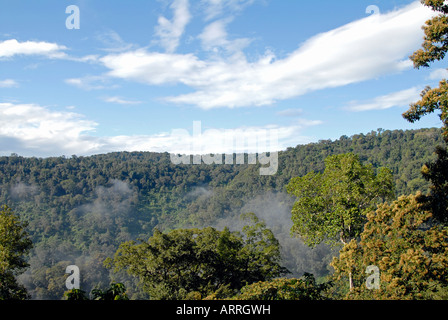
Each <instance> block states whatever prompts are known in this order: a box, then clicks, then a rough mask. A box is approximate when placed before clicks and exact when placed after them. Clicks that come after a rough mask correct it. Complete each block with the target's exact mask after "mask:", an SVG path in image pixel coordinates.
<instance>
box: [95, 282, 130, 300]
mask: <svg viewBox="0 0 448 320" xmlns="http://www.w3.org/2000/svg"><path fill="white" fill-rule="evenodd" d="M91 295H92V296H93V300H129V298H128V296H127V295H126V287H125V285H124V284H122V283H111V285H110V287H109V288H108V289H107V290H105V291H103V290H101V289H99V288H95V289H93V290H92V292H91Z"/></svg>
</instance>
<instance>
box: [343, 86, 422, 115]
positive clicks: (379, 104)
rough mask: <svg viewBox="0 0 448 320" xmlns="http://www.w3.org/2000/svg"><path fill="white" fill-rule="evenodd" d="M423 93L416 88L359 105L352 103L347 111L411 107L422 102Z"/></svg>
mask: <svg viewBox="0 0 448 320" xmlns="http://www.w3.org/2000/svg"><path fill="white" fill-rule="evenodd" d="M421 91H422V89H418V88H417V87H414V88H410V89H406V90H402V91H398V92H393V93H390V94H387V95H384V96H380V97H376V98H375V99H373V100H372V101H368V102H365V103H358V102H356V101H355V102H352V103H351V105H350V106H348V107H346V109H347V110H351V111H368V110H383V109H389V108H393V107H403V106H409V105H410V104H411V103H413V102H417V101H418V100H420V93H421Z"/></svg>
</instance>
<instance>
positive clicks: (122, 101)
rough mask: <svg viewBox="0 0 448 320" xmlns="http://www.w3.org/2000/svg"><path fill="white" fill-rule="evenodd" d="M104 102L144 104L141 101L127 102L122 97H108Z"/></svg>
mask: <svg viewBox="0 0 448 320" xmlns="http://www.w3.org/2000/svg"><path fill="white" fill-rule="evenodd" d="M104 101H106V102H110V103H117V104H127V105H130V104H140V103H142V102H141V101H135V100H126V99H123V98H120V97H107V98H104Z"/></svg>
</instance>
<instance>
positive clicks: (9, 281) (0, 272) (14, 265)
mask: <svg viewBox="0 0 448 320" xmlns="http://www.w3.org/2000/svg"><path fill="white" fill-rule="evenodd" d="M25 227H26V223H24V222H22V221H20V219H19V217H18V216H16V215H15V214H14V213H13V212H12V210H11V208H9V207H7V206H3V207H2V208H1V210H0V300H9V299H20V300H22V299H27V298H29V296H28V293H27V291H26V289H25V287H24V286H22V285H20V284H19V283H18V282H17V279H16V277H17V276H18V275H19V274H21V273H22V272H23V271H24V270H25V269H26V268H27V267H28V263H27V262H26V259H25V255H26V254H27V253H28V252H29V250H30V249H31V247H32V242H31V240H30V238H29V237H28V233H27V232H26V230H25Z"/></svg>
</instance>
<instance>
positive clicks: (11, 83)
mask: <svg viewBox="0 0 448 320" xmlns="http://www.w3.org/2000/svg"><path fill="white" fill-rule="evenodd" d="M18 86H19V84H18V82H17V81H15V80H13V79H5V80H0V88H15V87H18Z"/></svg>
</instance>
